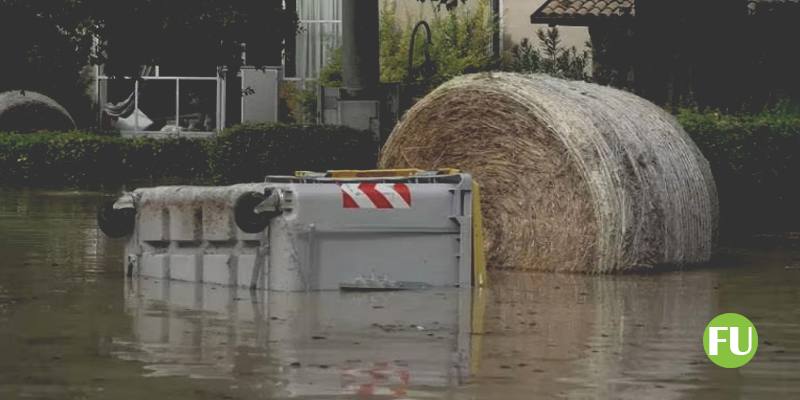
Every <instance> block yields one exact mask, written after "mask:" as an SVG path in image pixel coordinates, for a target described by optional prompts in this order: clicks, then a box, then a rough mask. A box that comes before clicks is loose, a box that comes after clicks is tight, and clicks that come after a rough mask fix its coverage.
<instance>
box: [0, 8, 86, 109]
mask: <svg viewBox="0 0 800 400" xmlns="http://www.w3.org/2000/svg"><path fill="white" fill-rule="evenodd" d="M87 11H88V10H87V9H86V7H85V4H84V3H82V2H80V1H74V0H72V1H48V2H40V1H28V0H0V38H2V41H1V42H0V52H2V54H3V62H2V64H0V92H2V91H7V90H16V89H20V90H26V89H27V90H32V91H37V92H41V93H44V94H46V95H48V96H50V97H52V98H53V99H55V100H56V101H57V102H59V103H60V104H62V105H64V106H66V107H67V108H68V109H69V111H70V113H71V114H72V115H73V116H74V117H75V119H76V120H78V123H79V124H80V123H81V122H86V121H87V120H90V119H91V115H90V109H91V108H90V101H89V98H88V96H87V94H86V83H87V77H86V75H84V74H83V73H82V72H83V70H84V68H85V66H86V65H87V64H89V59H90V53H91V49H92V36H91V32H92V29H91V28H92V26H91V23H90V22H89V20H88V14H87Z"/></svg>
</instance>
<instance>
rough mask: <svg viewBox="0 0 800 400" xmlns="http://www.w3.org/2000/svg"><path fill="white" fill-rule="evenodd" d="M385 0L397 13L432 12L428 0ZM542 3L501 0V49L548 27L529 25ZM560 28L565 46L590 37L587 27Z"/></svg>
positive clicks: (414, 16) (582, 42) (471, 2)
mask: <svg viewBox="0 0 800 400" xmlns="http://www.w3.org/2000/svg"><path fill="white" fill-rule="evenodd" d="M387 1H391V2H394V4H396V5H397V10H398V14H399V15H406V16H408V18H412V19H419V18H420V17H422V18H425V17H429V16H430V15H432V14H433V8H432V7H433V5H432V4H431V2H430V0H426V2H425V3H420V2H419V1H418V0H381V2H382V4H386V2H387ZM478 1H481V0H467V2H466V4H460V5H459V7H462V6H465V7H470V6H474V5H475V4H477V2H478ZM544 2H545V0H500V3H501V8H502V19H503V22H502V26H503V39H504V40H503V46H504V48H510V47H511V46H513V45H514V44H516V43H519V42H521V41H522V39H524V38H528V39H531V40H534V41H537V39H536V30H537V29H539V28H547V25H538V24H537V25H532V24H531V14H533V12H534V11H536V9H538V8H539V7H540V6H541V5H542V4H544ZM559 30H560V31H561V37H562V38H563V41H564V45H566V46H575V47H577V48H578V50H581V49H583V48H584V47H585V44H586V42H587V41H588V40H589V30H588V29H587V28H586V27H570V26H566V27H559Z"/></svg>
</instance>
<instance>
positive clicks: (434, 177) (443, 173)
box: [265, 168, 463, 184]
mask: <svg viewBox="0 0 800 400" xmlns="http://www.w3.org/2000/svg"><path fill="white" fill-rule="evenodd" d="M462 180H463V174H462V173H461V171H460V170H458V169H454V168H442V169H437V170H433V171H426V170H421V169H373V170H332V171H327V172H313V171H297V172H295V175H294V176H267V178H266V180H265V182H266V183H338V182H376V183H382V182H405V183H452V184H458V183H460V182H461V181H462Z"/></svg>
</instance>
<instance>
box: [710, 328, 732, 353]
mask: <svg viewBox="0 0 800 400" xmlns="http://www.w3.org/2000/svg"><path fill="white" fill-rule="evenodd" d="M727 330H728V328H727V327H721V326H720V327H717V326H712V327H711V328H710V329H709V331H708V353H709V354H710V355H712V356H716V355H719V344H720V343H725V342H727V340H725V339H724V338H721V337H719V332H720V331H727Z"/></svg>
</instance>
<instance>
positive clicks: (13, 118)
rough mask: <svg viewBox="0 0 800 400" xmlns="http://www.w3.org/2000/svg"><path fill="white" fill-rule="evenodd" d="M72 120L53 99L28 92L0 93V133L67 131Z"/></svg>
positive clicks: (70, 127) (73, 127)
mask: <svg viewBox="0 0 800 400" xmlns="http://www.w3.org/2000/svg"><path fill="white" fill-rule="evenodd" d="M73 129H75V120H73V119H72V116H71V115H69V112H67V110H66V109H64V107H62V106H61V105H60V104H58V102H56V101H55V100H53V99H51V98H49V97H47V96H45V95H43V94H40V93H36V92H32V91H29V90H26V91H20V90H11V91H8V92H3V93H0V132H36V131H69V130H73Z"/></svg>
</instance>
